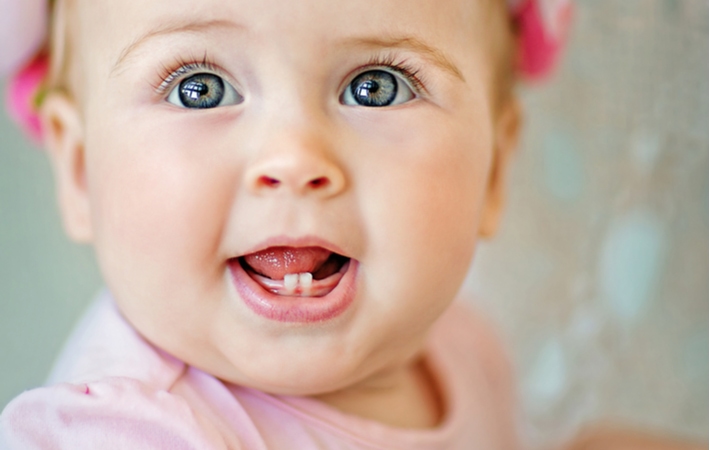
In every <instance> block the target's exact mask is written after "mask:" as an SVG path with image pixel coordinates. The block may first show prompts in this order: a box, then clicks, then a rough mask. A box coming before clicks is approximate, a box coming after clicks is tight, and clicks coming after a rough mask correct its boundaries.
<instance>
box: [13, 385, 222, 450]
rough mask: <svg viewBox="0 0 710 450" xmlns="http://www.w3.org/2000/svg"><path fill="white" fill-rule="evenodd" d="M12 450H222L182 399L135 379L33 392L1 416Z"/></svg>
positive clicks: (216, 434) (217, 438)
mask: <svg viewBox="0 0 710 450" xmlns="http://www.w3.org/2000/svg"><path fill="white" fill-rule="evenodd" d="M0 425H2V434H3V437H4V440H5V441H6V445H8V446H9V448H10V449H15V448H17V449H46V448H52V449H55V448H59V449H65V448H66V449H77V450H80V449H97V448H101V449H114V448H116V449H119V448H131V449H148V448H170V449H213V448H214V449H220V448H226V446H225V444H224V442H223V441H222V440H221V438H220V437H219V434H218V433H217V432H216V430H214V429H213V428H211V427H210V426H209V424H207V423H205V422H204V421H203V420H201V419H200V417H198V416H197V415H196V414H195V413H194V412H193V411H192V410H191V409H190V407H189V405H188V404H187V403H186V402H185V400H183V399H182V398H181V397H179V396H176V395H173V394H170V393H169V392H167V391H164V390H156V389H154V388H151V387H148V386H146V385H145V384H143V383H141V382H139V381H137V380H133V379H129V378H111V379H106V380H102V381H99V382H92V383H82V384H69V383H63V384H59V385H56V386H52V387H46V388H39V389H33V390H31V391H27V392H25V393H23V394H22V395H20V396H19V397H17V398H15V399H14V400H13V401H12V402H10V403H9V404H8V405H7V407H6V408H5V410H4V411H3V412H2V415H1V416H0Z"/></svg>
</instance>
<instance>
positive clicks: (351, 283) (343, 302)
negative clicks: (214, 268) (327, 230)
mask: <svg viewBox="0 0 710 450" xmlns="http://www.w3.org/2000/svg"><path fill="white" fill-rule="evenodd" d="M347 264H348V267H347V270H346V271H345V273H344V274H343V277H342V278H341V279H340V282H338V285H337V286H335V288H334V289H333V290H332V291H330V292H329V293H328V294H326V295H324V296H322V297H298V296H287V295H276V294H273V293H271V292H269V291H267V290H266V289H264V288H263V287H262V286H261V285H260V284H259V283H257V282H256V281H254V280H253V279H252V278H251V277H250V276H249V275H248V274H247V273H246V271H245V270H244V268H243V267H242V266H241V264H239V261H237V260H236V259H235V260H232V261H230V262H229V271H230V272H231V274H232V281H233V282H234V285H235V287H236V290H237V293H238V294H239V296H240V297H241V299H242V300H243V301H244V303H245V304H246V305H247V306H248V307H249V309H251V310H252V311H253V312H255V313H256V314H258V315H260V316H261V317H264V318H266V319H269V320H275V321H277V322H291V323H313V322H324V321H327V320H331V319H334V318H336V317H338V316H340V315H341V314H342V313H344V312H345V310H346V309H348V307H349V306H350V304H351V303H352V302H353V300H354V299H355V277H356V275H357V269H358V263H357V261H355V260H353V259H351V260H350V261H349V262H348V263H347Z"/></svg>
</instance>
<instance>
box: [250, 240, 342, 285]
mask: <svg viewBox="0 0 710 450" xmlns="http://www.w3.org/2000/svg"><path fill="white" fill-rule="evenodd" d="M330 255H331V252H329V251H328V250H326V249H324V248H321V247H303V248H296V247H270V248H267V249H266V250H262V251H260V252H256V253H250V254H248V255H245V256H244V261H245V262H246V263H247V264H248V265H249V266H250V267H251V268H252V269H254V271H255V272H257V273H259V274H261V275H264V276H266V277H269V278H271V279H272V280H282V279H283V278H284V276H285V275H287V274H289V273H304V272H311V273H313V272H315V271H316V270H317V269H318V268H319V267H321V266H322V265H323V263H325V262H326V260H328V257H330Z"/></svg>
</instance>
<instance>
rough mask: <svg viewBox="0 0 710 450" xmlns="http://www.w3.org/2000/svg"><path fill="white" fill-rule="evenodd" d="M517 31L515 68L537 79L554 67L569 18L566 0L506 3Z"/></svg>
mask: <svg viewBox="0 0 710 450" xmlns="http://www.w3.org/2000/svg"><path fill="white" fill-rule="evenodd" d="M509 5H510V8H511V14H512V18H513V21H514V22H515V25H516V26H517V28H518V32H519V42H518V45H519V48H518V70H519V71H520V74H521V75H522V76H523V78H525V79H527V80H531V81H537V80H541V79H544V78H546V77H547V76H549V75H550V73H551V72H552V71H553V69H554V68H555V65H556V64H557V61H558V60H559V57H560V52H561V51H562V47H563V45H564V43H565V41H566V39H567V31H568V29H569V24H570V21H571V18H572V2H571V1H570V0H514V1H510V2H509Z"/></svg>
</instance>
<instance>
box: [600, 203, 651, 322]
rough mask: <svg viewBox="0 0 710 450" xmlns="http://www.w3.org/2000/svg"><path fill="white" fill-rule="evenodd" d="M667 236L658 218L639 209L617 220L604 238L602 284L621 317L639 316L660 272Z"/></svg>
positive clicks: (627, 318) (630, 318) (629, 318)
mask: <svg viewBox="0 0 710 450" xmlns="http://www.w3.org/2000/svg"><path fill="white" fill-rule="evenodd" d="M663 247H664V236H663V231H662V227H661V223H660V221H659V219H658V218H657V217H656V216H654V215H653V214H651V213H649V212H644V211H636V212H633V213H630V214H628V215H626V216H623V217H621V218H620V219H618V220H616V221H615V222H614V223H613V224H612V226H611V228H610V230H609V233H608V235H607V237H606V240H605V241H604V244H603V248H602V253H601V261H600V270H599V275H600V280H599V281H600V286H601V289H602V293H603V295H604V299H605V300H606V301H607V303H608V305H609V307H610V309H611V311H612V312H613V313H614V314H615V315H616V316H617V317H619V318H620V319H622V320H627V321H628V320H633V319H635V318H636V317H638V316H639V314H640V313H641V312H642V311H643V309H644V308H645V307H646V306H647V304H648V303H649V301H650V300H651V298H652V297H653V295H654V291H655V289H656V287H657V282H658V277H659V276H660V274H661V266H662V252H663Z"/></svg>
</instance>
